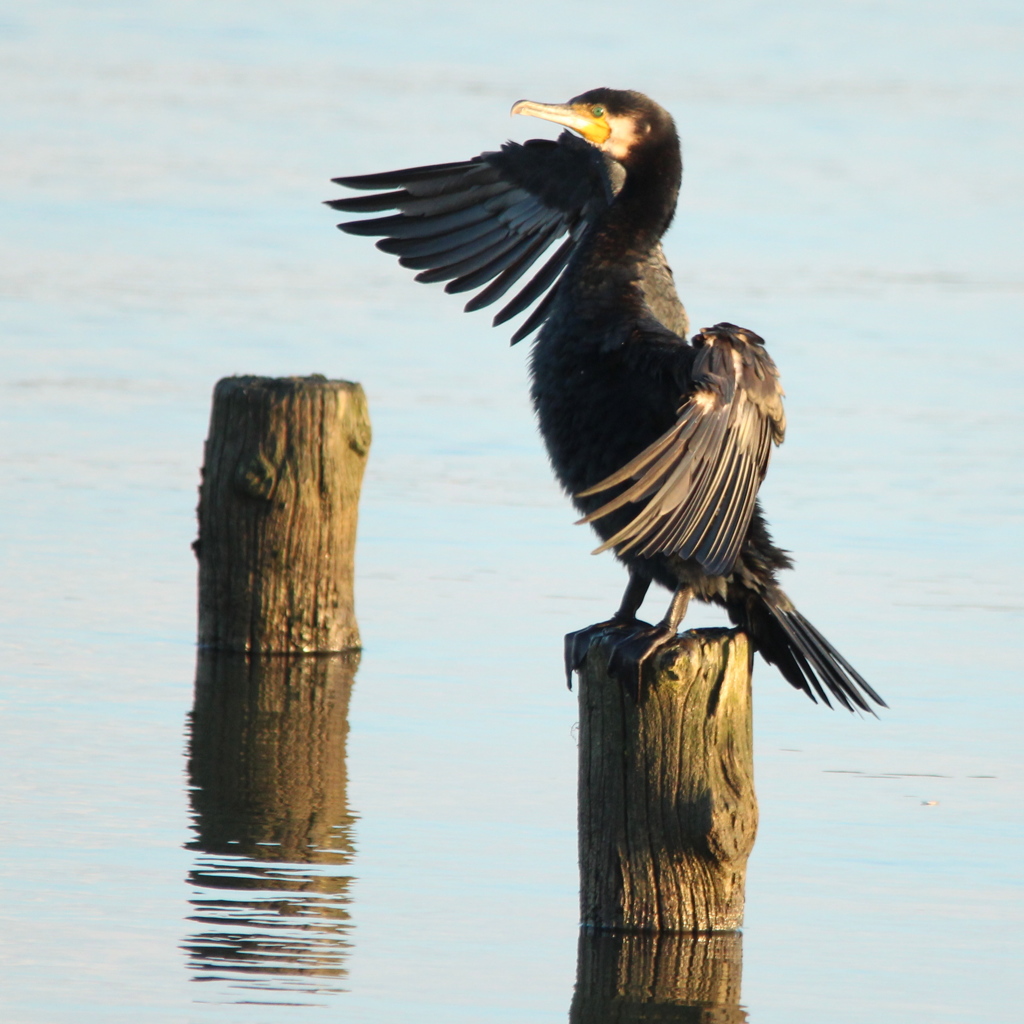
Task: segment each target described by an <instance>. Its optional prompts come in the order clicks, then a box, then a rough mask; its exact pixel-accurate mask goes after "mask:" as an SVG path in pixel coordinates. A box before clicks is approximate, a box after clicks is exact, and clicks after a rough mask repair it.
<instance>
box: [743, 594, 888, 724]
mask: <svg viewBox="0 0 1024 1024" xmlns="http://www.w3.org/2000/svg"><path fill="white" fill-rule="evenodd" d="M763 607H764V608H765V610H766V611H767V612H768V616H767V617H766V619H765V620H762V622H761V623H759V624H758V625H760V627H761V628H760V629H756V628H755V630H754V632H755V635H756V637H757V641H758V643H757V646H758V650H759V651H760V653H761V655H762V657H764V659H765V661H768V662H770V663H772V664H774V665H776V666H777V667H778V669H779V671H780V672H781V673H782V674H783V676H784V677H785V678H786V680H787V681H788V682H789V683H790V684H791V685H793V686H795V687H796V688H797V689H798V690H802V691H803V692H804V693H806V694H807V696H808V697H810V698H811V700H813V701H814V702H815V703H817V701H818V699H819V698H820V699H821V701H822V703H824V704H825V705H826V706H827V707H831V706H832V703H831V701H830V700H829V699H828V694H831V695H832V698H833V699H834V700H836V701H837V702H838V703H839V704H840V705H842V707H844V708H846V710H847V711H856V710H858V709H859V710H861V711H866V712H868V713H869V714H874V713H875V712H874V709H873V708H872V707H871V705H870V704H869V703H868V699H870V700H873V701H874V702H875V703H876V704H878V705H879V706H880V707H883V708H885V707H888V706H889V705H888V704H886V703H885V701H884V700H883V699H882V698H881V697H880V696H879V695H878V693H876V692H875V690H874V689H873V688H872V687H871V685H870V684H869V683H868V682H867V680H866V679H865V678H864V677H863V676H862V675H861V674H860V673H859V672H858V671H857V670H856V669H855V668H854V667H853V666H852V665H851V664H850V663H849V662H848V661H847V660H846V659H845V658H844V657H843V656H842V655H841V654H840V653H839V652H838V651H837V650H836V649H835V648H834V647H833V646H832V645H831V644H830V643H829V642H828V640H826V639H825V637H824V636H822V634H821V633H820V632H819V631H818V630H817V629H816V628H815V627H814V626H813V625H812V624H811V623H810V622H808V621H807V619H805V618H804V617H803V616H802V615H801V614H800V613H799V612H798V611H797V610H796V609H795V608H794V607H793V605H792V604H791V603H790V602H789V599H788V598H787V597H786V596H785V594H783V593H782V592H781V591H778V592H777V593H776V594H773V595H766V596H765V602H764V606H763ZM759 618H760V616H759ZM826 690H827V691H828V694H826V692H825V691H826ZM815 695H817V696H815Z"/></svg>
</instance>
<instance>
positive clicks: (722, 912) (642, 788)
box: [579, 627, 757, 932]
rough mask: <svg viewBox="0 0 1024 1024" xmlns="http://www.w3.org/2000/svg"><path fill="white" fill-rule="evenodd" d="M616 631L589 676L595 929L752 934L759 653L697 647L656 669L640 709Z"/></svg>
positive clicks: (586, 731) (588, 884)
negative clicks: (754, 676) (617, 667)
mask: <svg viewBox="0 0 1024 1024" xmlns="http://www.w3.org/2000/svg"><path fill="white" fill-rule="evenodd" d="M621 628H623V627H610V628H609V629H608V630H605V631H604V632H603V633H602V634H600V635H599V636H598V637H597V638H596V639H595V640H594V642H593V643H592V644H591V646H590V650H589V652H588V655H587V660H586V663H585V664H584V667H583V670H582V671H581V673H580V684H579V702H580V735H579V750H580V754H579V756H580V770H579V843H580V911H581V919H582V923H583V925H584V926H589V927H592V928H598V929H622V930H625V931H636V932H644V931H651V932H710V931H727V930H729V929H733V928H738V927H739V926H740V924H741V923H742V921H743V890H744V883H745V880H746V865H747V857H748V855H749V854H750V851H751V849H752V848H753V845H754V836H755V834H756V831H757V801H756V798H755V796H754V784H753V740H752V729H751V705H750V646H749V643H748V641H747V638H746V636H745V635H744V634H742V633H740V632H738V631H737V630H733V629H704V630H695V631H691V632H689V633H685V634H683V635H682V636H680V637H679V638H678V639H676V640H675V641H673V642H672V643H670V644H668V645H666V646H665V647H664V648H662V650H661V651H659V652H658V653H657V654H656V655H655V656H654V657H653V658H652V659H651V663H650V664H648V665H646V666H645V669H644V683H643V687H642V694H641V697H640V701H639V703H638V704H637V703H635V702H634V701H633V699H632V698H631V697H630V696H629V695H628V694H626V692H625V691H624V689H623V687H622V685H621V683H619V682H618V681H617V680H616V679H613V678H612V677H610V676H609V674H608V671H607V666H608V653H609V650H608V640H609V639H610V637H611V634H612V633H614V632H615V631H616V629H621Z"/></svg>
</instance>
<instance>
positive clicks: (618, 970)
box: [569, 928, 747, 1024]
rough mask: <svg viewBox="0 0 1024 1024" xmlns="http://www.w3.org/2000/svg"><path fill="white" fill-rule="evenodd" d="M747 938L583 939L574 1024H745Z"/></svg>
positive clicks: (615, 935) (598, 935)
mask: <svg viewBox="0 0 1024 1024" xmlns="http://www.w3.org/2000/svg"><path fill="white" fill-rule="evenodd" d="M742 956H743V947H742V939H741V936H740V933H739V932H715V933H712V934H702V935H678V934H676V935H672V934H664V933H662V934H659V933H650V932H648V933H640V934H637V933H633V934H625V933H623V932H597V931H593V930H591V929H589V928H584V929H583V930H582V931H581V933H580V943H579V957H578V961H577V969H576V992H575V994H574V995H573V1000H572V1009H571V1010H570V1011H569V1024H610V1022H613V1021H614V1022H615V1024H632V1022H634V1021H635V1022H637V1024H640V1022H641V1021H660V1022H663V1024H743V1022H744V1021H746V1019H747V1015H746V1013H745V1012H744V1011H743V1010H742V1009H741V1007H740V977H741V973H742V970H743V962H742Z"/></svg>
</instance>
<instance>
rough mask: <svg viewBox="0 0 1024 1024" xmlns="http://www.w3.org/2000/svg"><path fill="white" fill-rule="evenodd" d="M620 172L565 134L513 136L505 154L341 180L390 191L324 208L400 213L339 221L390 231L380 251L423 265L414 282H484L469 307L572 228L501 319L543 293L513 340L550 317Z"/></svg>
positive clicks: (508, 282) (460, 285)
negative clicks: (578, 251) (562, 283)
mask: <svg viewBox="0 0 1024 1024" xmlns="http://www.w3.org/2000/svg"><path fill="white" fill-rule="evenodd" d="M616 171H618V175H617V174H616ZM620 175H621V168H620V167H619V165H617V164H615V162H614V161H611V160H608V159H606V158H605V157H604V156H603V155H602V154H601V153H600V152H599V151H598V150H597V149H595V148H594V147H593V146H591V145H589V144H588V143H586V142H584V141H583V140H582V139H579V138H577V137H576V136H574V135H570V134H569V133H564V134H563V135H562V136H561V137H560V138H559V139H558V140H557V141H554V142H552V141H549V140H547V139H532V140H530V141H529V142H526V143H523V144H522V145H520V144H519V143H514V142H507V143H505V145H504V146H502V148H501V151H500V152H496V153H481V154H480V156H476V157H473V159H472V160H463V161H461V162H459V163H450V164H434V165H432V166H429V167H410V168H408V169H406V170H402V171H388V172H386V173H383V174H366V175H360V176H357V177H349V178H335V179H334V181H335V182H337V183H338V184H339V185H344V186H345V187H346V188H352V189H363V190H371V191H372V190H376V189H387V190H389V191H385V192H381V193H379V194H377V195H372V196H357V197H353V198H350V199H333V200H329V201H328V202H327V205H328V206H330V207H333V208H334V209H335V210H343V211H346V212H350V213H371V212H372V213H376V212H379V211H382V210H397V211H398V213H396V214H394V215H392V216H388V217H377V218H373V219H371V220H359V221H348V222H346V223H343V224H339V225H338V227H339V228H341V230H342V231H346V232H348V233H349V234H352V235H383V236H384V237H383V238H382V239H381V241H379V242H378V243H377V248H378V249H382V250H383V251H384V252H389V253H393V254H394V255H396V256H398V257H399V260H398V262H399V263H401V265H402V266H403V267H411V268H412V269H414V270H418V271H420V273H418V274H417V275H416V280H417V281H428V282H429V281H447V282H448V284H447V285H446V286H445V291H447V292H466V291H472V290H473V289H474V288H480V287H482V286H483V287H482V290H481V291H479V292H477V294H476V295H475V296H474V297H473V298H472V299H470V301H469V302H468V303H467V304H466V309H467V311H468V310H474V309H481V308H482V307H484V306H488V305H490V304H491V303H492V302H496V301H497V300H498V299H500V298H501V297H502V296H504V295H505V293H506V292H508V291H509V290H510V289H511V288H512V287H513V286H514V285H515V284H516V283H517V282H518V281H519V280H520V279H521V278H522V277H523V276H524V275H525V274H527V273H528V272H530V271H531V270H532V269H533V267H534V265H535V264H536V263H537V261H538V260H540V259H541V257H542V256H544V255H545V253H546V252H547V250H548V249H549V248H550V247H551V246H552V245H553V244H554V243H555V242H556V241H558V240H559V239H560V238H562V237H563V236H564V235H566V234H568V238H566V239H565V241H564V242H563V243H562V244H561V245H560V246H558V248H557V249H556V250H555V252H554V254H553V255H551V256H550V257H549V258H548V259H547V261H546V262H544V263H543V264H542V265H541V266H540V268H539V269H537V270H536V272H535V273H534V275H533V277H532V278H531V279H530V280H529V281H528V282H527V283H526V285H525V286H524V287H522V288H521V290H520V291H519V292H518V293H517V294H516V295H515V297H514V298H513V299H512V300H511V301H510V302H508V303H507V304H506V305H505V306H504V307H503V308H502V309H501V310H500V311H499V312H498V314H497V315H496V316H495V317H494V324H495V326H497V325H498V324H501V323H504V322H505V321H506V320H509V319H510V318H511V317H513V316H515V315H516V314H517V313H521V312H522V311H523V310H525V309H526V308H527V307H529V306H530V305H531V304H532V303H533V302H535V301H536V300H537V299H538V298H540V296H542V295H543V296H544V297H543V299H542V300H541V301H540V303H539V304H538V305H537V307H536V308H535V309H534V311H533V313H532V314H531V315H530V317H529V318H528V319H527V320H526V321H525V322H524V323H523V325H522V326H521V327H520V328H519V329H518V330H517V331H516V332H515V334H514V335H513V336H512V344H515V343H516V342H517V341H521V340H522V339H523V338H525V337H526V336H527V335H528V334H530V333H531V332H532V331H534V330H535V329H536V328H537V327H539V326H540V325H541V323H543V322H544V320H545V318H546V317H547V315H548V313H549V312H550V308H551V303H552V300H553V298H554V295H555V292H556V291H557V287H558V280H559V278H560V275H561V273H562V271H563V270H564V269H565V266H566V264H567V263H568V262H569V258H570V256H571V255H572V252H573V250H574V248H575V246H576V245H577V243H578V242H579V240H580V238H581V237H582V236H583V234H584V233H585V231H586V228H587V227H588V226H589V224H590V223H591V222H592V221H593V219H594V218H595V216H596V215H597V214H598V213H599V212H600V211H601V210H603V209H605V208H607V206H608V204H609V203H610V202H611V200H612V198H613V197H614V193H615V191H616V187H615V184H613V182H615V183H616V184H618V185H620V186H621V180H619V181H616V179H617V177H618V176H620ZM545 293H546V294H545Z"/></svg>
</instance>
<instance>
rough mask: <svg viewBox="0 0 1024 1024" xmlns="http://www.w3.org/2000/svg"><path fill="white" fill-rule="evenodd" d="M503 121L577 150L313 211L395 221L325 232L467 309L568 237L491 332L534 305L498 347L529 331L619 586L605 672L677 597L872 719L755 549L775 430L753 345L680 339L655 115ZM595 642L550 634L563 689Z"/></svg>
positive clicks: (570, 488)
mask: <svg viewBox="0 0 1024 1024" xmlns="http://www.w3.org/2000/svg"><path fill="white" fill-rule="evenodd" d="M512 113H513V114H528V115H531V116H534V117H540V118H544V119H546V120H548V121H554V122H555V123H557V124H560V125H563V126H565V127H566V128H569V129H571V130H572V132H576V133H578V136H581V137H582V138H580V137H578V136H577V135H573V134H571V133H570V132H563V133H562V135H561V136H560V137H559V138H558V140H557V141H548V140H543V139H531V140H530V141H528V142H525V143H523V144H521V145H520V144H518V143H514V142H508V143H506V144H505V145H504V146H502V148H501V150H500V151H498V152H489V153H482V154H480V155H479V156H476V157H474V158H473V159H471V160H463V161H458V162H455V163H448V164H435V165H432V166H428V167H413V168H409V169H407V170H401V171H390V172H386V173H383V174H369V175H361V176H357V177H344V178H336V179H334V180H335V181H336V182H337V183H338V184H340V185H343V186H345V187H347V188H352V189H360V190H368V191H374V192H378V194H375V195H369V196H359V197H353V198H346V199H338V200H332V201H330V202H329V203H328V205H329V206H331V207H333V208H334V209H336V210H344V211H347V212H358V213H371V212H372V213H376V212H380V211H385V210H397V211H398V213H397V214H395V215H393V216H387V217H379V218H373V219H370V220H359V221H352V222H348V223H344V224H341V225H339V227H341V228H342V230H344V231H347V232H349V233H350V234H356V235H371V236H384V237H383V238H382V239H381V241H379V242H378V243H377V247H378V248H380V249H382V250H384V252H388V253H393V254H395V255H397V256H398V257H399V262H400V263H401V264H402V265H403V266H405V267H411V268H413V269H415V270H418V271H419V273H418V274H417V275H416V279H417V280H418V281H447V282H448V284H447V285H446V288H445V290H446V291H449V292H464V291H470V290H472V289H475V288H480V287H482V291H480V292H478V293H477V294H476V295H475V296H474V297H473V298H472V299H471V300H470V301H469V303H468V304H467V305H466V309H467V310H474V309H480V308H481V307H483V306H487V305H489V304H490V303H492V302H495V301H497V300H498V299H499V298H501V297H502V296H504V295H505V294H506V293H507V292H508V291H509V290H510V289H511V288H512V287H513V286H514V285H515V284H516V283H517V282H518V281H519V280H520V279H521V278H522V277H523V276H524V275H525V274H526V273H527V272H528V271H530V270H531V269H532V268H533V267H534V265H535V263H536V262H537V260H539V259H540V258H541V257H542V256H543V255H545V254H546V252H547V250H548V249H549V248H550V246H551V245H552V244H553V243H554V242H556V241H557V240H558V239H561V238H563V236H567V237H565V240H564V241H563V242H562V243H561V244H560V245H559V246H558V248H557V249H556V250H555V251H554V253H553V255H551V256H550V257H549V258H548V259H547V261H546V262H545V263H544V264H543V265H542V266H541V267H540V269H539V270H538V271H537V272H536V273H535V274H534V275H533V277H532V278H530V279H529V281H528V283H527V284H526V285H525V287H523V288H522V289H521V290H520V291H519V292H518V294H516V296H515V297H514V298H513V299H512V300H511V301H510V302H508V303H507V305H505V306H504V307H503V308H502V309H501V311H500V312H499V313H498V314H497V316H495V318H494V323H495V324H500V323H503V322H504V321H506V320H508V319H510V318H511V317H513V316H515V315H516V314H517V313H520V312H523V311H524V310H526V309H527V308H528V307H529V306H531V305H532V304H533V303H534V302H536V301H537V300H538V299H539V300H540V301H539V303H538V304H537V305H536V306H535V308H534V309H533V312H532V313H531V314H530V316H529V317H528V318H527V319H526V321H525V322H524V323H523V324H522V326H521V327H519V329H518V330H517V331H516V332H515V333H514V334H513V336H512V343H513V344H515V343H516V342H517V341H520V340H521V339H523V338H524V337H526V336H527V335H529V334H531V333H532V332H533V331H535V330H536V329H537V328H540V331H539V333H538V335H537V339H536V342H535V344H534V348H533V352H532V358H531V371H532V382H533V383H532V396H533V404H534V407H535V409H536V411H537V416H538V418H539V421H540V431H541V434H542V435H543V437H544V441H545V443H546V444H547V449H548V453H549V455H550V457H551V463H552V465H553V467H554V470H555V473H556V475H557V476H558V479H559V480H560V481H561V483H562V486H563V487H564V488H565V489H566V491H567V492H568V493H569V494H570V496H571V497H572V500H573V502H574V504H575V505H576V507H577V508H578V509H579V510H580V511H581V512H583V513H584V518H583V519H582V520H581V522H589V523H591V524H592V525H593V527H594V529H595V530H596V531H597V533H598V534H599V535H600V537H601V538H602V540H603V542H604V543H603V544H602V545H601V547H600V548H598V550H599V551H602V550H605V549H606V548H612V549H613V550H614V551H615V554H616V556H617V557H618V558H619V559H620V561H622V562H623V563H624V564H625V565H626V567H627V569H628V570H629V583H628V585H627V587H626V592H625V594H624V596H623V599H622V603H621V605H620V607H619V609H618V611H617V612H616V613H615V615H614V617H613V618H612V619H611V620H609V622H610V623H621V624H623V625H630V626H632V627H633V628H632V629H630V630H626V631H624V633H623V635H624V639H621V640H620V641H619V642H618V646H617V648H616V651H615V653H614V655H613V667H614V668H616V670H617V671H618V672H619V674H620V675H621V676H622V677H623V680H624V682H625V683H626V684H627V686H628V687H629V688H630V689H631V690H632V691H633V692H634V694H636V693H637V692H638V690H639V685H640V674H641V668H642V664H643V662H644V660H645V659H646V658H647V657H648V656H649V655H650V654H651V652H652V651H654V650H656V649H657V647H658V646H660V645H661V644H663V643H665V642H666V641H667V640H668V639H670V638H671V637H674V636H675V635H676V632H677V629H678V627H679V624H680V622H681V621H682V618H683V615H684V613H685V611H686V606H687V602H688V601H689V599H690V597H691V596H692V597H696V598H697V599H699V600H702V601H711V602H714V603H716V604H720V605H722V606H724V607H725V609H726V611H727V612H728V615H729V618H730V619H731V620H732V622H733V623H734V624H736V625H737V626H739V627H740V628H741V629H743V630H744V632H746V633H747V635H748V636H749V637H750V640H751V642H752V644H753V647H754V648H755V649H756V650H757V651H759V652H760V653H761V655H762V656H763V657H764V659H765V660H766V661H768V662H770V663H772V664H774V665H776V666H778V668H779V670H780V671H781V672H782V674H783V676H785V678H786V679H787V680H788V681H789V682H790V683H792V685H793V686H795V687H796V688H797V689H799V690H803V692H804V693H806V694H807V696H808V697H810V698H811V699H812V700H816V699H820V700H822V701H824V702H825V703H826V704H829V695H831V696H832V697H833V698H834V699H835V700H837V701H838V702H839V704H841V705H842V706H843V707H845V708H848V709H849V710H851V711H852V710H854V709H855V708H860V709H862V710H865V711H870V705H869V704H868V699H869V698H870V699H871V700H873V701H875V702H876V703H878V704H881V705H883V706H884V701H883V700H882V699H881V697H879V696H878V694H877V693H875V691H874V690H873V689H872V688H871V687H870V686H869V685H868V683H867V682H866V681H865V680H864V679H863V678H862V677H861V676H860V675H859V674H858V672H857V671H856V670H855V669H854V668H853V666H851V665H850V663H849V662H848V661H846V659H845V658H843V656H842V655H841V654H839V652H838V651H837V650H836V649H835V648H834V647H833V646H832V645H831V644H830V643H829V642H828V641H827V640H826V639H825V638H824V637H823V636H822V635H821V633H819V632H818V630H817V629H815V628H814V626H812V625H811V623H810V622H808V621H807V619H805V618H804V617H803V616H802V615H801V614H800V613H799V612H798V611H797V610H796V609H795V608H794V607H793V605H792V603H791V602H790V600H789V598H787V597H786V595H785V593H783V591H782V590H781V588H780V587H779V585H778V582H777V581H776V572H777V571H778V570H779V569H788V568H790V567H791V565H792V563H791V562H790V560H789V558H788V556H787V555H786V553H785V552H784V551H782V550H780V549H779V548H777V547H776V546H775V545H774V544H773V543H772V540H771V537H770V536H769V533H768V529H767V526H766V524H765V521H764V517H763V515H762V513H761V509H760V505H759V503H758V502H757V501H756V496H757V491H758V488H759V486H760V484H761V481H762V479H763V478H764V474H765V470H766V469H767V466H768V457H769V453H770V449H771V446H772V443H775V444H779V443H780V442H781V441H782V438H783V432H784V429H785V417H784V415H783V411H782V389H781V388H780V386H779V379H778V373H777V371H776V369H775V364H774V363H773V362H772V360H771V358H770V357H769V355H768V353H767V352H766V351H765V348H764V342H763V341H762V339H761V338H759V337H758V336H757V335H756V334H754V333H753V332H752V331H749V330H744V329H742V328H739V327H736V326H734V325H733V324H728V323H720V324H717V325H716V326H715V327H712V328H708V329H704V330H702V331H700V332H699V333H697V334H696V335H695V336H694V337H693V338H692V340H691V341H689V342H688V341H687V340H686V335H687V333H688V322H687V318H686V313H685V311H684V309H683V305H682V303H681V302H680V301H679V297H678V296H677V294H676V290H675V287H674V285H673V281H672V273H671V270H670V269H669V267H668V264H667V263H666V261H665V257H664V254H663V252H662V249H661V237H662V235H663V234H664V232H665V230H666V229H667V228H668V226H669V224H670V223H671V221H672V217H673V215H674V213H675V207H676V198H677V195H678V192H679V185H680V181H681V177H682V159H681V156H680V149H679V138H678V135H677V134H676V129H675V125H674V123H673V121H672V118H671V116H670V115H669V114H668V112H667V111H665V110H664V109H663V108H662V107H660V106H659V105H658V104H657V103H654V102H653V101H652V100H650V99H648V98H647V97H646V96H643V95H641V94H640V93H637V92H628V91H622V90H617V89H592V90H590V91H589V92H585V93H583V94H582V95H580V96H577V97H576V98H575V99H573V100H570V101H569V102H568V103H565V104H542V103H533V102H531V101H528V100H522V101H520V102H518V103H516V104H515V105H514V106H513V107H512ZM381 189H383V190H386V191H383V192H379V190H381ZM652 581H655V582H657V583H660V584H662V585H663V586H665V587H667V588H668V589H669V590H671V591H673V598H672V602H671V605H670V606H669V610H668V613H667V614H666V616H665V618H664V620H663V621H662V622H661V623H660V624H659V625H658V626H647V625H646V624H643V623H639V622H638V621H637V619H636V612H637V610H638V609H639V607H640V605H641V603H642V601H643V598H644V596H645V595H646V593H647V589H648V587H649V586H650V584H651V582H652ZM603 625H606V624H602V626H603ZM596 628H598V627H590V628H589V629H586V630H581V631H580V632H578V633H570V634H569V635H568V636H567V637H566V670H567V673H568V674H569V675H570V676H571V672H572V670H573V669H574V668H577V667H578V666H579V664H580V660H581V658H582V657H583V656H584V655H585V653H586V648H587V645H588V643H589V640H590V638H591V636H592V635H593V630H594V629H596Z"/></svg>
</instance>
